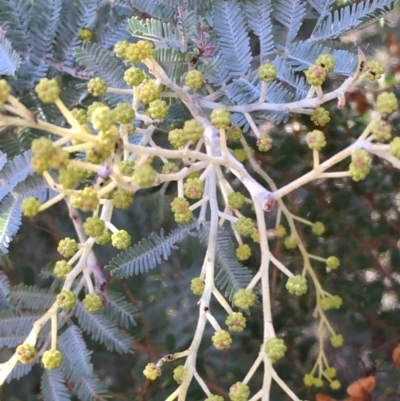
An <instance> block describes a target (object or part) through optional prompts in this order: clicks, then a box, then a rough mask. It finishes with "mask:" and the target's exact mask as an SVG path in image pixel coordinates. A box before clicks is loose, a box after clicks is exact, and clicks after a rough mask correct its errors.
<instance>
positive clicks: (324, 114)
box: [311, 106, 331, 127]
mask: <svg viewBox="0 0 400 401" xmlns="http://www.w3.org/2000/svg"><path fill="white" fill-rule="evenodd" d="M311 121H313V122H314V124H315V125H318V126H320V127H324V126H325V125H326V124H328V123H329V121H331V118H330V117H329V111H328V110H325V109H324V108H323V107H321V106H318V107H316V108H315V109H314V110H313V112H312V113H311Z"/></svg>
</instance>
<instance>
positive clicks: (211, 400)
mask: <svg viewBox="0 0 400 401" xmlns="http://www.w3.org/2000/svg"><path fill="white" fill-rule="evenodd" d="M204 401H224V397H221V396H220V395H215V394H210V395H209V396H208V397H207V398H206V399H205V400H204Z"/></svg>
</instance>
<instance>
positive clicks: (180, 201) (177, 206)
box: [171, 197, 190, 214]
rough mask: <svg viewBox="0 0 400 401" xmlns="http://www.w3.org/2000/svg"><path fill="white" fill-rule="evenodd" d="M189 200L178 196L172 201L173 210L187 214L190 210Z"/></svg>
mask: <svg viewBox="0 0 400 401" xmlns="http://www.w3.org/2000/svg"><path fill="white" fill-rule="evenodd" d="M189 206H190V204H189V201H188V200H187V199H186V198H179V197H176V198H174V200H173V201H172V202H171V210H172V211H173V212H174V213H178V214H185V213H187V212H188V211H189Z"/></svg>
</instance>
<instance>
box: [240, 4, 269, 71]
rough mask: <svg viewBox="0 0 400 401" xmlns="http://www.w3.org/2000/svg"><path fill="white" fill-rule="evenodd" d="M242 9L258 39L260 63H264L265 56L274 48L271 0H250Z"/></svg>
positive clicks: (265, 60)
mask: <svg viewBox="0 0 400 401" xmlns="http://www.w3.org/2000/svg"><path fill="white" fill-rule="evenodd" d="M244 11H245V12H246V20H247V25H248V26H249V28H250V29H251V30H252V31H253V32H254V34H255V35H256V36H257V37H258V39H259V41H260V64H264V63H265V62H267V61H268V59H267V56H268V55H269V54H270V53H271V52H272V51H273V50H274V37H273V34H272V21H271V14H272V3H271V0H251V1H249V2H248V4H246V7H245V8H244Z"/></svg>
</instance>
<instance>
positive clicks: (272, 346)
mask: <svg viewBox="0 0 400 401" xmlns="http://www.w3.org/2000/svg"><path fill="white" fill-rule="evenodd" d="M264 350H265V352H266V354H267V355H268V358H269V359H270V360H271V362H272V363H275V362H277V361H279V359H282V358H283V357H284V356H285V352H286V350H287V347H286V345H285V343H284V341H283V340H282V339H281V338H270V339H268V340H267V341H266V342H265V344H264Z"/></svg>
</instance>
